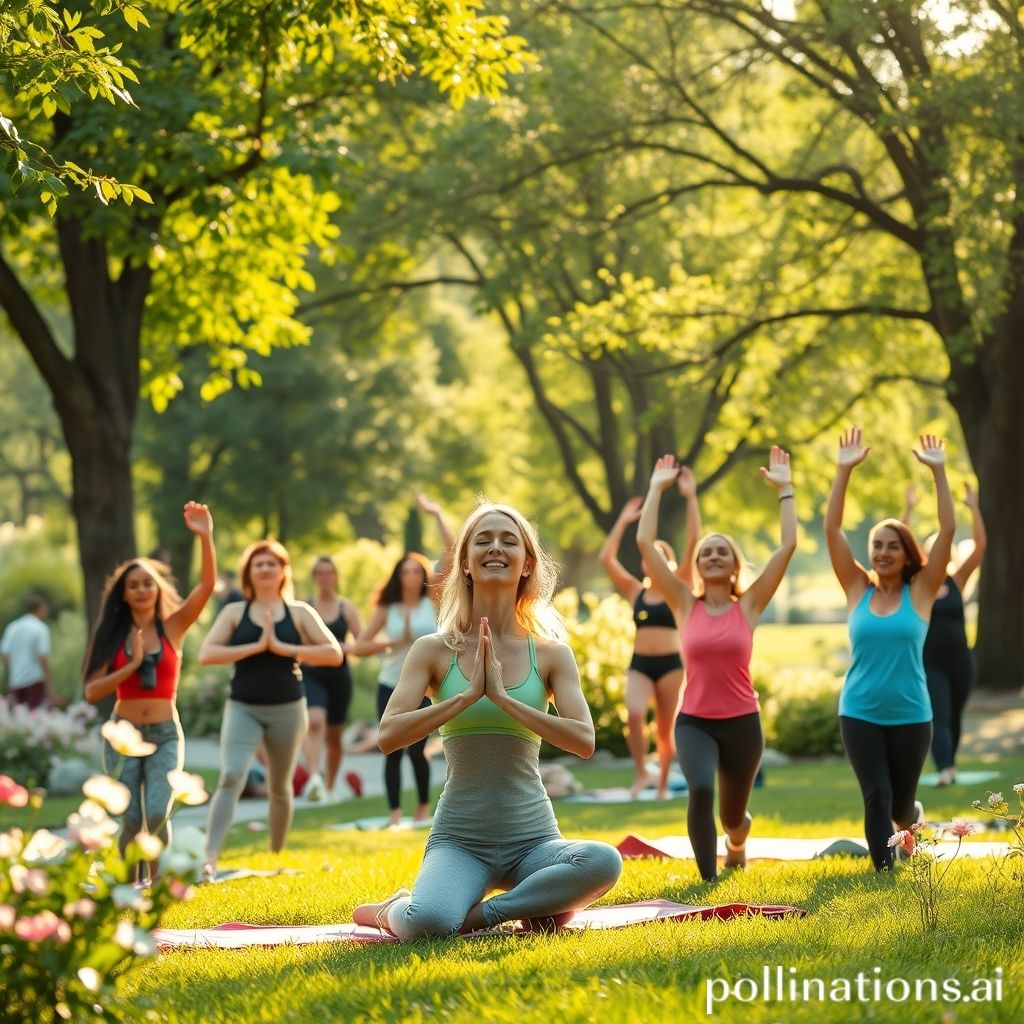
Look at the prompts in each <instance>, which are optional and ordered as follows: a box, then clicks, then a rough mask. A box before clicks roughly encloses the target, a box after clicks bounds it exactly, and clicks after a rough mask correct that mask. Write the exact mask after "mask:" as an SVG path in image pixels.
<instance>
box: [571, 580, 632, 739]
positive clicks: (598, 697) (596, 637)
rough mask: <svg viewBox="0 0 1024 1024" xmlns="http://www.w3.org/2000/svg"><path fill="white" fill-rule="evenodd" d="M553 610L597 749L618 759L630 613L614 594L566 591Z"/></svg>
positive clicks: (623, 718)
mask: <svg viewBox="0 0 1024 1024" xmlns="http://www.w3.org/2000/svg"><path fill="white" fill-rule="evenodd" d="M581 605H582V609H581V607H580V606H581ZM555 608H556V609H557V610H558V612H559V614H560V615H561V616H562V618H563V619H564V620H565V626H566V629H567V631H568V633H569V646H570V647H572V650H573V654H575V655H576V664H577V665H579V668H580V682H581V683H582V685H583V695H584V696H585V697H586V698H587V703H588V704H589V705H590V712H591V714H592V715H593V717H594V730H595V733H596V736H597V746H598V749H600V750H609V751H611V752H612V753H614V754H617V755H618V756H620V757H621V756H624V755H625V754H626V753H627V752H628V751H627V747H626V672H627V670H628V668H629V660H630V658H631V657H632V654H633V633H634V630H633V610H632V609H631V608H630V606H629V602H628V601H624V600H623V599H622V598H621V597H619V596H618V595H617V594H612V595H611V596H609V597H605V598H598V597H597V596H596V595H594V594H589V593H588V594H583V595H582V597H581V596H580V595H579V594H578V593H577V591H575V590H573V589H572V588H567V589H565V590H563V591H561V592H560V593H559V594H558V596H557V597H556V598H555Z"/></svg>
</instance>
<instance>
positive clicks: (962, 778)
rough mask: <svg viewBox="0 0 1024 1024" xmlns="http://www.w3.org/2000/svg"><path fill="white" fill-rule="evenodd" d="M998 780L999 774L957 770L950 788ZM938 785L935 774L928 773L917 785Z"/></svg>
mask: <svg viewBox="0 0 1024 1024" xmlns="http://www.w3.org/2000/svg"><path fill="white" fill-rule="evenodd" d="M998 778H999V772H962V771H960V770H959V769H957V773H956V782H954V783H952V786H980V785H981V783H983V782H991V781H992V780H993V779H998ZM938 784H939V776H938V773H937V772H928V774H927V775H922V776H921V781H920V783H919V785H921V786H938ZM950 788H952V787H950Z"/></svg>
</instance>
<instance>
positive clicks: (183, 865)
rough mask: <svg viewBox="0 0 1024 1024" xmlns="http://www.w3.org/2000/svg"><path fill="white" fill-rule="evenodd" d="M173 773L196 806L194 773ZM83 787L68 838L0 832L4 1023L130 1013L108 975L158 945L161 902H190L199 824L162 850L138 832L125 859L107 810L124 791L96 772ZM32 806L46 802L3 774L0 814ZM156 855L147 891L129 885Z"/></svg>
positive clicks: (199, 850) (200, 848) (178, 792)
mask: <svg viewBox="0 0 1024 1024" xmlns="http://www.w3.org/2000/svg"><path fill="white" fill-rule="evenodd" d="M114 739H116V740H117V741H118V743H119V744H120V745H121V746H122V747H123V749H121V750H120V751H119V752H120V753H123V754H125V755H128V756H130V755H131V754H132V753H135V752H136V751H137V750H138V749H139V748H138V746H137V744H135V742H134V741H135V740H139V741H141V737H139V735H138V733H137V732H136V733H135V736H134V737H132V736H130V735H124V736H121V735H119V736H117V737H115V738H114ZM112 742H114V741H113V740H112ZM174 774H175V775H176V776H180V777H176V778H174V779H172V780H171V782H172V787H173V789H174V792H175V797H176V798H182V797H184V798H185V799H186V800H187V801H188V802H193V801H194V799H195V790H196V780H195V779H194V777H192V776H189V775H187V773H184V772H181V773H174ZM83 789H84V794H85V797H86V799H85V800H83V801H82V804H81V806H80V807H79V808H78V810H77V811H76V812H75V813H73V814H71V815H70V816H69V817H68V821H67V825H68V829H67V831H68V838H67V839H64V838H61V837H60V836H57V835H54V834H53V833H52V832H48V831H47V830H46V829H38V830H36V831H35V832H33V833H32V834H31V835H28V834H26V833H25V832H23V831H22V830H21V829H18V828H13V829H8V830H7V831H3V832H0V866H2V868H3V871H2V873H0V977H3V979H4V986H3V989H2V999H3V1006H2V1008H0V1015H2V1018H3V1020H4V1021H5V1022H10V1024H21V1022H25V1024H28V1022H32V1024H37V1022H50V1021H57V1020H84V1019H87V1018H98V1019H105V1020H124V1019H127V1018H128V1017H130V1016H132V1015H133V1014H134V1011H133V1009H132V1008H131V1007H124V1006H118V1005H117V1004H116V1003H115V1002H114V999H113V994H114V991H113V990H114V981H115V979H116V978H117V977H118V976H119V975H121V974H123V973H124V971H126V970H127V969H128V968H129V967H130V966H131V964H132V963H133V962H134V960H135V958H136V957H138V956H148V955H151V954H152V953H154V952H155V951H156V947H155V945H154V942H153V937H152V934H151V932H152V929H153V928H155V927H156V926H157V925H158V923H159V920H160V917H161V915H162V914H163V912H164V910H165V909H166V907H167V906H169V905H170V904H171V903H172V902H174V901H175V900H178V899H184V898H187V896H188V892H189V887H188V886H189V882H191V881H193V880H194V879H195V878H196V877H197V874H198V872H199V871H200V869H201V867H202V864H203V857H204V847H205V842H204V838H203V835H202V833H201V832H200V831H199V830H198V829H195V828H182V829H177V830H175V832H174V838H173V840H172V842H171V844H170V845H169V846H167V847H166V848H165V847H164V846H163V844H162V843H161V841H160V840H159V839H158V838H157V837H156V836H154V835H150V834H149V833H147V832H142V833H140V834H139V835H137V836H136V837H135V839H134V841H133V842H131V843H130V844H129V845H128V848H127V849H126V851H125V855H124V857H122V856H121V855H120V853H119V852H118V849H117V845H116V843H115V840H114V837H115V835H116V833H117V824H116V823H115V822H114V821H113V820H111V818H110V817H109V814H108V812H113V813H119V812H120V811H121V810H123V809H124V807H125V806H126V805H127V801H128V790H127V789H126V787H125V786H123V785H122V784H121V783H119V782H117V781H116V780H114V779H110V778H107V777H106V776H99V775H98V776H94V777H93V778H91V779H89V780H88V781H87V782H86V784H85V786H84V787H83ZM29 802H34V803H35V805H36V806H37V807H38V806H39V805H41V803H42V801H41V799H39V798H38V797H36V796H32V797H30V796H29V793H28V792H27V790H26V789H25V788H24V787H23V786H20V785H19V784H18V783H17V782H15V781H14V780H13V779H11V778H10V777H8V776H3V775H0V812H2V809H3V807H4V806H12V807H24V806H25V805H26V804H27V803H29ZM156 861H159V870H160V875H159V877H158V879H157V880H156V881H155V882H154V883H153V884H151V885H150V887H149V888H147V889H140V888H139V887H137V886H136V885H133V884H132V880H133V879H134V877H135V875H136V872H137V870H138V869H139V868H140V866H142V865H144V864H145V863H153V862H156Z"/></svg>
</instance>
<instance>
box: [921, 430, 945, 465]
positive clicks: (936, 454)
mask: <svg viewBox="0 0 1024 1024" xmlns="http://www.w3.org/2000/svg"><path fill="white" fill-rule="evenodd" d="M919 440H920V442H921V450H920V451H918V450H917V449H916V448H914V449H913V452H914V458H916V459H917V461H918V462H920V463H921V464H922V465H924V466H927V467H928V468H929V469H933V470H934V469H938V467H939V466H944V465H945V464H946V442H945V440H944V439H943V438H941V437H936V435H935V434H922V435H921V437H920V438H919Z"/></svg>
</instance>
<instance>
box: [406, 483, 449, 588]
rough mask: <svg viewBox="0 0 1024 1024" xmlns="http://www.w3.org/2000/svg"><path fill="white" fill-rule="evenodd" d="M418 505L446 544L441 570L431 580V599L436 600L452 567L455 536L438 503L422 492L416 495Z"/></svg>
mask: <svg viewBox="0 0 1024 1024" xmlns="http://www.w3.org/2000/svg"><path fill="white" fill-rule="evenodd" d="M416 504H417V505H419V507H420V509H421V510H422V511H423V512H424V513H425V514H426V515H428V516H430V517H431V518H432V519H433V520H434V521H435V522H436V523H437V528H438V530H439V531H440V534H441V540H442V541H443V542H444V554H443V555H442V556H441V568H440V569H438V571H437V572H435V573H434V575H433V577H432V579H431V580H430V590H431V595H430V596H431V597H434V598H435V599H436V594H435V593H434V592H435V591H438V590H439V589H440V587H441V584H442V583H443V582H444V580H445V578H446V577H447V575H448V572H449V571H450V569H451V567H452V551H453V549H454V547H455V535H454V534H453V533H452V531H451V527H450V526H449V525H448V523H447V522H446V520H445V518H444V513H443V512H442V511H441V506H440V505H438V503H437V502H436V501H431V500H430V498H428V497H427V496H426V495H425V494H423V493H422V492H421V493H419V494H417V495H416Z"/></svg>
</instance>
